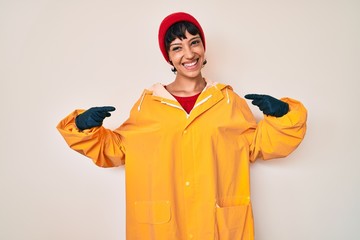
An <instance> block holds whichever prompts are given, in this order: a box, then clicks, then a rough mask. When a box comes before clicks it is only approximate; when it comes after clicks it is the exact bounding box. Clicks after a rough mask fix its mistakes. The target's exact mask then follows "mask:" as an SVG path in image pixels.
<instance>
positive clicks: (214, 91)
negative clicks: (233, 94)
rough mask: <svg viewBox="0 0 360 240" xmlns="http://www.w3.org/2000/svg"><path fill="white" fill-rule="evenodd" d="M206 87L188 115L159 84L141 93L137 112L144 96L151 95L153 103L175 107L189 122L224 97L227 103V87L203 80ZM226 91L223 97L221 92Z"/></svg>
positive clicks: (228, 87)
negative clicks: (157, 102)
mask: <svg viewBox="0 0 360 240" xmlns="http://www.w3.org/2000/svg"><path fill="white" fill-rule="evenodd" d="M205 81H206V86H205V88H204V89H203V91H202V92H201V94H200V96H199V98H198V99H197V101H196V103H195V105H194V108H193V109H192V110H191V112H190V113H189V114H188V113H187V112H186V111H185V110H184V109H183V108H182V107H181V105H180V103H179V102H178V101H177V100H176V99H175V97H174V96H172V95H171V94H170V93H169V92H168V91H167V90H166V89H165V87H164V85H163V84H161V83H156V84H154V85H153V86H152V87H151V88H149V89H146V90H145V91H144V92H143V95H142V97H141V100H140V103H139V105H138V111H140V109H141V104H142V102H143V100H144V98H145V95H151V97H152V99H153V100H155V101H160V102H161V103H163V104H165V105H168V106H169V107H175V108H178V109H179V110H182V111H183V112H184V113H185V116H186V118H187V119H188V120H189V122H191V121H192V120H193V119H194V118H196V117H197V116H199V115H200V114H202V113H203V112H205V111H206V110H208V109H209V108H211V107H212V106H214V105H215V104H216V103H218V102H219V101H220V100H222V99H223V98H224V97H226V98H227V102H228V103H229V102H230V101H229V100H230V99H229V95H228V92H227V91H228V89H232V88H231V87H230V86H229V85H225V84H221V83H217V82H213V81H211V80H209V79H205ZM223 89H226V93H225V95H224V94H223V92H222V90H223Z"/></svg>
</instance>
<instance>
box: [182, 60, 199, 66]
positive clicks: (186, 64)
mask: <svg viewBox="0 0 360 240" xmlns="http://www.w3.org/2000/svg"><path fill="white" fill-rule="evenodd" d="M196 63H197V61H195V62H192V63H184V66H185V67H192V66H194V65H195V64H196Z"/></svg>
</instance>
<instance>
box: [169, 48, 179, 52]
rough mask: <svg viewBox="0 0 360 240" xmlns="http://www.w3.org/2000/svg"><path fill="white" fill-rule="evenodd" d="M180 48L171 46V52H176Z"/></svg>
mask: <svg viewBox="0 0 360 240" xmlns="http://www.w3.org/2000/svg"><path fill="white" fill-rule="evenodd" d="M180 50H181V47H173V48H171V51H173V52H178V51H180Z"/></svg>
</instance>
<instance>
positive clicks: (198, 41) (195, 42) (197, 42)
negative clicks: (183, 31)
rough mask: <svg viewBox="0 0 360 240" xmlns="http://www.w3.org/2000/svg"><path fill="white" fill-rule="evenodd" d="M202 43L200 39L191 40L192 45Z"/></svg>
mask: <svg viewBox="0 0 360 240" xmlns="http://www.w3.org/2000/svg"><path fill="white" fill-rule="evenodd" d="M199 43H200V40H198V39H197V40H194V41H192V42H191V45H198V44H199Z"/></svg>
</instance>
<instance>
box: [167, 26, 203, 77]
mask: <svg viewBox="0 0 360 240" xmlns="http://www.w3.org/2000/svg"><path fill="white" fill-rule="evenodd" d="M185 36H186V38H185V39H182V40H181V39H179V38H176V39H175V40H174V41H172V42H171V43H170V49H169V52H168V54H169V59H170V61H171V62H172V64H173V66H174V67H175V68H176V70H177V75H178V76H179V75H181V76H183V77H187V78H196V77H198V76H199V75H201V69H202V66H203V62H204V61H205V49H204V45H203V43H202V41H201V38H200V35H199V34H196V35H191V34H190V33H188V32H187V31H186V33H185Z"/></svg>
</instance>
